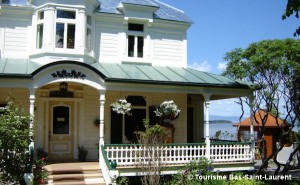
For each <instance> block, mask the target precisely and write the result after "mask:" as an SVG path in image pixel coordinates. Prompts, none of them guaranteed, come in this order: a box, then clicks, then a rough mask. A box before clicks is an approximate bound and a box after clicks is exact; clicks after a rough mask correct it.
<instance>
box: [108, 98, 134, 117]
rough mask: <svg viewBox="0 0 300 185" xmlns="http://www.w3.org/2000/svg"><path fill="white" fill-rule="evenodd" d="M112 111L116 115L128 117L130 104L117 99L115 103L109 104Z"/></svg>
mask: <svg viewBox="0 0 300 185" xmlns="http://www.w3.org/2000/svg"><path fill="white" fill-rule="evenodd" d="M111 106H112V110H113V111H115V112H116V113H118V114H123V115H124V114H127V115H130V113H129V112H130V110H131V103H128V102H127V101H126V100H125V99H119V100H118V101H116V102H115V103H113V104H111Z"/></svg>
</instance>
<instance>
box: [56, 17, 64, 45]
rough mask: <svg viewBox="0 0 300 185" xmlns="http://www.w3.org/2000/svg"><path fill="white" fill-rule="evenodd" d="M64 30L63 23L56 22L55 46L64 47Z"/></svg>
mask: <svg viewBox="0 0 300 185" xmlns="http://www.w3.org/2000/svg"><path fill="white" fill-rule="evenodd" d="M64 32H65V25H64V24H63V23H57V24H56V44H55V47H57V48H63V47H64Z"/></svg>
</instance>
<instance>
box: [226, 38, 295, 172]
mask: <svg viewBox="0 0 300 185" xmlns="http://www.w3.org/2000/svg"><path fill="white" fill-rule="evenodd" d="M224 59H225V60H226V61H228V65H227V69H226V71H225V72H224V75H227V76H229V77H231V78H234V79H239V80H246V81H250V82H252V83H253V84H255V85H256V86H255V90H256V91H255V98H254V102H253V104H251V105H252V106H251V107H252V111H253V113H255V112H257V111H258V110H259V109H264V110H266V112H267V113H273V114H274V115H275V116H276V117H277V118H278V117H281V116H284V118H283V120H284V122H289V123H291V127H290V130H282V138H283V137H285V136H287V135H288V134H289V133H290V132H291V129H292V128H293V126H294V124H295V123H296V120H299V119H300V108H299V107H300V106H299V105H300V99H299V97H300V40H294V39H285V40H264V41H261V42H257V43H252V44H250V45H249V46H248V47H247V48H246V49H241V48H237V49H234V50H232V51H231V52H228V53H226V55H225V57H224ZM243 102H244V103H246V104H248V105H250V103H252V102H250V101H249V100H247V99H246V100H244V101H243V100H242V103H241V105H243ZM267 117H268V116H267V114H266V115H260V121H261V122H262V125H263V126H262V128H260V134H261V136H260V137H261V141H260V142H264V141H265V140H264V131H265V130H264V123H266V121H267ZM255 119H256V117H255ZM277 124H278V123H277ZM278 126H279V124H278ZM263 147H265V146H263ZM274 155H275V158H276V155H277V154H276V152H275V153H274ZM266 157H267V156H263V160H264V158H266ZM271 157H273V156H270V157H268V160H269V159H270V158H271ZM268 160H265V161H268ZM263 165H267V162H266V163H263ZM278 166H279V165H278ZM286 166H287V165H286ZM261 169H262V168H261ZM278 169H279V168H278ZM286 169H287V168H285V170H283V171H284V172H283V173H285V172H286ZM276 173H277V172H276Z"/></svg>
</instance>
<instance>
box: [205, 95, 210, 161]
mask: <svg viewBox="0 0 300 185" xmlns="http://www.w3.org/2000/svg"><path fill="white" fill-rule="evenodd" d="M204 98H205V102H204V105H205V143H206V153H205V157H206V158H207V159H210V139H209V106H210V95H205V96H204Z"/></svg>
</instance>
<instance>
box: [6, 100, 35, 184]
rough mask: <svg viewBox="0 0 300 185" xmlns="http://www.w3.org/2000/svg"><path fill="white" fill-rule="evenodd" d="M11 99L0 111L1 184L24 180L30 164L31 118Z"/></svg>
mask: <svg viewBox="0 0 300 185" xmlns="http://www.w3.org/2000/svg"><path fill="white" fill-rule="evenodd" d="M12 100H13V99H11V98H10V99H9V100H8V102H7V106H6V107H5V108H1V110H0V183H1V184H2V183H4V184H8V183H9V182H10V183H13V184H14V183H16V182H18V181H22V180H23V175H24V173H25V172H27V170H28V169H27V166H26V165H27V164H28V162H29V160H30V159H29V157H30V156H29V151H28V146H29V144H30V139H31V138H30V134H29V133H30V128H29V122H30V117H29V116H28V115H27V114H26V113H24V111H23V110H22V109H21V108H20V107H19V106H15V105H14V101H12Z"/></svg>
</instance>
